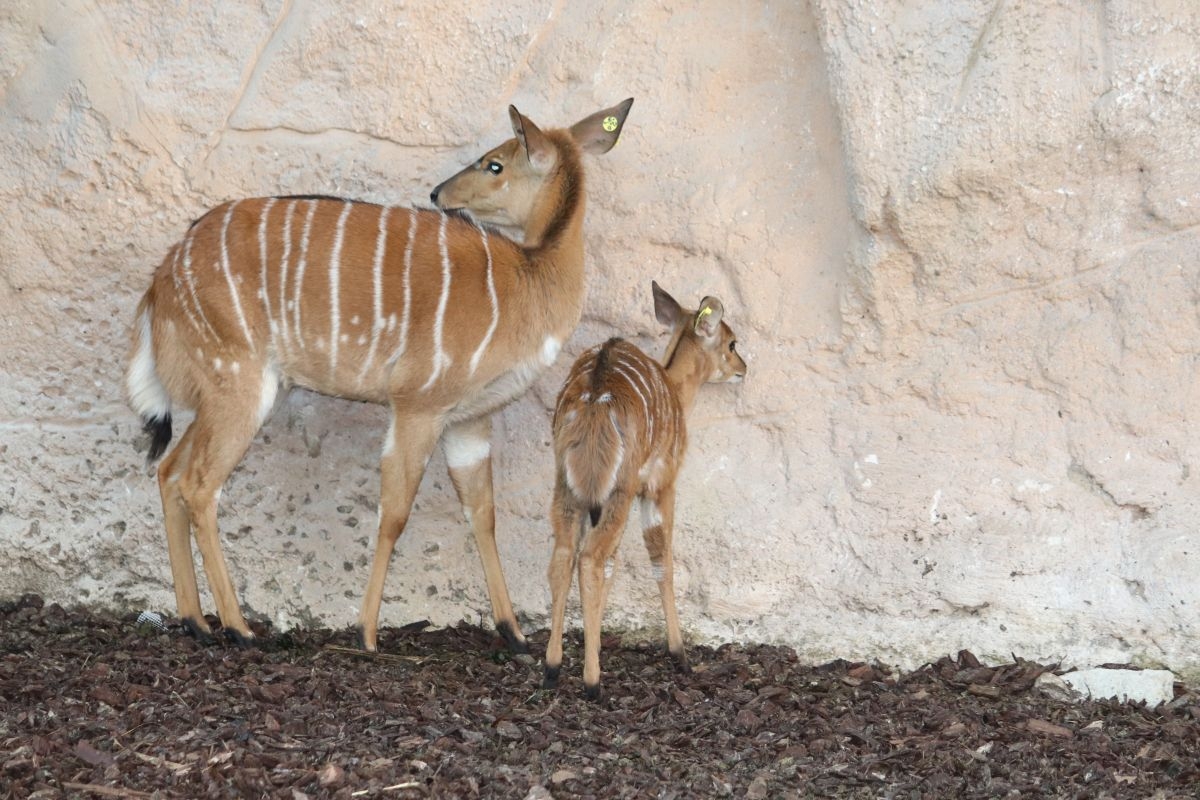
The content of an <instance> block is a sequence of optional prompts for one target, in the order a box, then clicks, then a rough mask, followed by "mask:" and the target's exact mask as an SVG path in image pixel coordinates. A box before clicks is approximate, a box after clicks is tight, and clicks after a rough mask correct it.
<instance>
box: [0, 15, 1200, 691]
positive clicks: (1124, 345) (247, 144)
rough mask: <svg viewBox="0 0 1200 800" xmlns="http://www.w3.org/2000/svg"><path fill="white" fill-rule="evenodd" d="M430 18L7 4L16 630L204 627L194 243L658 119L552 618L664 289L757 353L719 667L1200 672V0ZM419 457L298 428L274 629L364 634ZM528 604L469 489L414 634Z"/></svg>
mask: <svg viewBox="0 0 1200 800" xmlns="http://www.w3.org/2000/svg"><path fill="white" fill-rule="evenodd" d="M427 5H428V4H406V5H399V4H396V5H392V4H383V5H381V4H369V3H361V2H348V3H342V4H336V5H335V4H321V3H315V2H311V0H285V2H283V3H282V4H280V3H264V4H219V10H218V7H217V6H216V5H212V7H211V8H210V6H208V5H204V4H201V5H196V4H191V5H184V6H177V5H173V4H157V3H147V2H137V3H116V2H99V3H95V2H86V3H85V2H82V0H65V2H62V3H58V4H46V3H38V2H21V0H17V1H16V2H10V3H7V4H5V5H4V7H3V8H0V109H2V113H0V199H2V201H3V204H4V209H5V213H4V214H3V215H0V309H3V311H2V313H0V369H2V370H3V381H2V383H0V545H2V546H3V548H4V552H5V554H6V558H4V559H3V560H2V561H0V597H2V596H9V595H12V594H15V593H18V592H22V591H38V592H41V593H43V594H44V595H46V596H47V597H48V598H50V599H53V600H57V601H59V602H74V601H82V602H86V603H91V604H98V605H115V606H121V607H129V608H132V609H136V610H140V609H141V608H146V607H151V608H157V609H162V610H167V611H170V610H173V604H174V599H173V593H172V588H171V584H170V572H169V568H168V564H167V555H166V549H165V544H164V538H163V534H162V532H161V521H160V517H161V510H160V508H159V503H158V497H157V490H156V487H155V484H154V481H153V479H152V478H151V477H150V474H149V473H148V472H147V471H146V470H145V469H144V468H143V466H142V458H143V456H142V454H141V453H139V452H137V451H135V443H137V442H138V441H139V433H138V425H137V421H136V419H135V418H134V417H133V415H132V413H131V412H129V411H128V410H127V409H126V408H125V406H124V404H123V401H122V399H121V372H122V363H121V362H122V360H123V358H124V353H125V346H126V331H127V327H128V325H129V324H130V322H131V319H132V316H133V308H134V306H135V304H136V302H137V299H138V296H139V295H140V293H141V292H142V291H143V290H144V288H145V286H146V285H147V281H148V278H149V275H150V272H151V271H152V270H153V268H154V266H155V265H156V263H157V261H158V260H159V259H161V258H162V256H163V254H164V253H165V252H166V250H167V248H168V247H169V246H170V244H171V243H173V242H174V241H175V240H177V239H178V237H179V236H180V235H181V234H182V232H183V230H184V229H185V228H186V226H187V224H188V222H189V221H190V220H191V219H193V218H195V217H196V216H198V215H199V214H200V213H202V212H203V210H204V209H206V208H207V207H209V206H212V205H215V204H217V203H219V202H221V201H223V200H225V199H228V198H232V197H239V196H255V195H264V194H284V193H307V192H319V193H333V194H342V195H346V196H352V197H359V198H363V199H368V200H373V201H383V202H390V203H399V204H412V203H423V202H425V200H426V198H427V196H428V192H429V189H430V188H431V187H432V186H433V185H434V184H435V183H437V182H438V181H439V180H441V179H442V178H444V177H446V176H447V175H449V174H451V173H453V172H455V171H456V170H457V169H458V168H459V167H460V166H461V165H462V164H463V163H465V162H466V161H468V160H470V159H472V158H474V157H475V156H477V155H478V153H479V152H481V151H482V149H484V148H485V147H488V146H490V145H492V144H494V143H496V142H498V141H499V140H501V139H502V138H504V137H506V136H507V135H509V134H508V129H507V117H506V114H505V108H506V106H507V104H508V103H510V102H512V103H516V104H517V105H518V106H519V107H520V108H521V109H522V110H523V111H525V112H526V113H528V114H529V115H530V116H531V117H533V118H534V119H535V120H538V121H539V122H544V123H547V124H562V123H567V122H571V121H574V120H575V119H576V118H578V117H579V116H581V115H582V114H585V113H588V112H590V111H592V110H594V109H595V108H597V107H600V106H602V105H607V104H610V103H613V102H616V101H617V100H620V99H621V98H623V97H626V96H629V95H633V96H634V97H636V98H637V100H636V103H635V105H634V108H633V111H632V113H631V116H630V118H629V123H628V125H627V127H626V132H625V134H624V136H623V137H622V141H621V143H620V145H619V146H618V147H617V148H616V149H615V150H614V151H613V152H612V153H610V154H608V155H607V156H605V157H604V158H603V159H595V160H593V161H592V162H591V172H590V176H589V177H590V184H589V187H588V196H589V211H588V222H587V229H588V240H587V254H588V259H589V268H590V280H589V296H588V301H587V309H586V311H585V317H584V322H583V324H582V325H581V326H580V328H579V330H578V331H577V332H576V335H575V337H574V338H573V339H572V340H571V342H570V343H569V344H568V346H567V347H566V349H565V351H564V355H563V357H562V358H561V359H560V361H559V363H558V364H557V365H556V366H555V367H554V368H552V369H551V370H550V371H549V372H548V374H547V375H545V376H544V377H543V378H542V379H541V380H540V381H539V382H538V384H537V385H536V386H535V389H534V390H533V391H532V392H531V393H530V394H529V395H527V396H526V397H525V398H523V399H522V400H520V401H519V402H517V403H515V404H514V405H513V406H512V407H510V408H509V409H507V410H506V411H505V412H504V413H503V414H502V415H501V416H500V417H499V419H498V420H497V425H496V432H495V434H494V440H495V441H494V444H495V452H496V473H497V496H498V508H499V510H498V515H499V539H500V547H501V554H502V557H503V558H504V563H505V568H506V570H507V573H508V577H509V586H510V589H511V591H512V594H513V600H514V603H515V605H516V606H517V608H518V609H519V610H520V611H522V612H523V613H524V614H526V615H528V617H529V625H538V624H540V623H542V622H543V621H544V620H545V615H546V611H547V607H548V599H549V598H548V590H547V588H546V583H545V578H544V573H545V568H546V564H547V561H548V558H549V543H550V534H549V531H548V523H547V521H546V513H545V510H546V503H547V502H548V498H549V487H550V477H551V473H552V463H551V457H550V454H549V449H548V443H549V442H548V440H549V411H548V409H549V406H550V404H551V402H552V400H553V397H554V394H555V393H556V391H557V388H558V383H559V381H561V379H562V378H563V377H564V376H565V374H566V371H567V368H568V366H569V364H570V360H571V359H572V358H573V357H574V355H575V354H577V353H578V352H579V351H580V350H582V349H583V348H584V347H586V346H587V345H589V344H591V343H593V342H595V341H598V340H600V339H602V338H603V337H606V336H608V335H611V334H613V333H621V334H623V335H626V336H628V337H631V338H633V339H634V340H635V341H637V342H638V343H639V344H641V345H643V346H646V347H648V348H654V349H655V350H657V349H659V348H661V346H662V344H663V342H662V339H661V336H660V335H659V331H658V329H657V325H656V323H655V322H654V318H653V313H652V308H651V303H650V292H649V281H650V279H651V278H656V279H657V280H659V282H660V283H662V284H663V285H664V286H665V287H666V288H668V289H669V290H670V291H671V292H673V293H674V294H676V296H678V297H680V298H681V299H683V298H692V299H693V300H694V299H698V297H699V296H700V295H702V294H704V293H713V294H717V295H718V296H720V297H721V298H722V299H723V300H724V301H725V305H726V308H727V310H728V314H729V315H730V319H731V320H732V321H734V322H735V323H736V325H737V327H738V330H739V333H740V336H741V349H742V350H743V351H744V352H745V354H746V355H747V359H748V361H749V365H750V374H749V376H748V380H747V382H746V383H745V384H743V385H742V386H741V387H737V388H734V387H724V386H722V387H711V388H710V389H708V390H706V391H705V392H703V393H702V395H701V398H700V401H699V404H698V407H697V409H696V412H695V415H694V417H693V422H692V448H691V451H690V454H689V462H688V465H687V468H686V469H685V472H684V475H683V477H682V478H681V485H680V494H679V513H678V520H679V522H678V527H679V531H678V534H677V537H676V541H677V543H678V544H677V558H678V562H679V573H680V574H679V575H678V577H677V587H678V591H679V601H680V603H679V604H680V613H681V617H682V622H683V624H684V627H685V629H687V631H688V632H689V635H690V636H691V638H692V639H693V640H704V641H717V640H729V639H756V640H771V641H780V642H787V643H790V644H792V645H795V646H796V647H797V648H798V649H799V650H800V651H801V653H802V655H803V656H804V657H806V658H814V659H818V658H828V657H833V656H842V657H854V658H865V657H875V658H881V659H884V660H887V661H891V662H896V663H901V664H906V665H912V664H915V663H920V662H922V661H924V660H926V659H931V658H936V657H937V656H939V655H941V654H943V653H945V652H953V651H956V650H957V649H959V648H962V647H966V648H970V649H972V650H973V651H975V652H976V653H977V654H979V655H980V656H981V657H993V658H1005V657H1007V656H1008V654H1009V653H1013V652H1015V653H1017V654H1019V655H1022V656H1024V657H1027V658H1053V659H1063V660H1065V661H1066V662H1068V663H1083V664H1089V663H1098V662H1105V661H1122V660H1135V661H1139V662H1145V663H1157V664H1162V665H1165V666H1169V667H1171V668H1173V669H1176V670H1177V671H1180V670H1182V671H1184V672H1187V671H1191V672H1196V671H1197V670H1200V656H1197V655H1196V652H1195V647H1194V637H1195V631H1196V630H1197V628H1198V623H1200V583H1198V582H1197V581H1196V579H1195V576H1196V575H1197V574H1200V554H1198V552H1197V548H1198V545H1197V543H1196V538H1195V537H1196V522H1195V520H1196V519H1197V518H1198V517H1200V475H1197V474H1193V465H1195V464H1196V462H1197V461H1198V460H1200V435H1198V431H1197V426H1196V422H1195V419H1196V415H1197V411H1196V410H1197V409H1200V379H1198V377H1197V375H1198V373H1197V360H1198V356H1197V349H1198V347H1197V346H1198V343H1200V263H1198V261H1200V259H1198V255H1197V254H1198V253H1200V163H1198V162H1200V156H1198V154H1200V56H1198V53H1200V51H1197V49H1196V47H1195V42H1196V41H1200V9H1197V7H1196V5H1195V4H1194V3H1190V2H1188V1H1187V0H1177V1H1175V2H1173V1H1172V0H1152V2H1148V3H1147V2H1133V1H1132V0H1115V1H1114V2H1110V3H1107V4H1084V3H1076V2H1069V1H1067V0H1064V1H1063V2H1058V3H1020V2H1017V3H1012V2H1003V1H1002V0H1001V2H994V1H992V0H989V2H975V1H969V2H950V1H949V0H944V2H934V3H920V4H918V3H873V2H863V1H860V0H850V2H844V1H842V0H839V1H838V2H830V1H829V0H813V2H812V4H811V6H810V5H809V4H808V3H796V4H765V3H740V4H733V3H707V4H699V6H698V7H697V4H685V3H661V2H645V0H627V1H626V2H604V3H590V4H576V3H572V4H567V3H561V2H553V3H549V2H546V3H534V2H519V3H493V2H484V3H482V4H479V3H476V4H472V5H471V6H470V7H469V9H468V7H467V6H463V8H462V9H438V10H436V11H435V10H434V9H433V6H432V5H428V8H427V7H426V6H427ZM385 425H386V422H385V419H384V413H383V410H382V409H379V408H375V407H371V406H366V405H361V404H354V403H349V402H346V401H341V400H335V399H330V398H323V397H318V396H315V395H312V394H310V393H307V392H303V391H295V392H293V393H292V394H291V395H290V396H289V397H287V398H286V399H285V400H283V401H281V403H280V404H279V406H278V407H277V408H276V411H275V414H274V416H273V417H272V419H271V420H270V421H269V422H268V423H267V424H266V426H264V428H263V430H262V432H261V433H260V435H259V438H258V440H257V442H256V444H255V445H254V447H253V448H252V449H251V451H250V453H249V455H248V456H247V458H246V460H245V462H244V463H243V465H242V467H241V468H240V469H239V470H238V471H237V472H236V473H235V474H234V476H233V478H232V479H231V480H230V482H229V484H228V485H227V487H226V490H225V493H224V496H223V500H222V505H221V511H222V518H221V519H222V526H223V531H224V538H225V543H226V545H225V547H226V555H227V557H228V558H229V560H230V562H231V569H232V571H233V573H234V579H235V582H236V583H237V585H238V588H239V591H240V592H241V597H242V600H243V604H244V606H245V607H246V608H247V610H249V611H251V612H252V613H253V614H255V615H258V616H260V617H265V618H268V619H271V620H272V621H274V622H275V623H276V624H277V625H279V626H285V627H286V626H289V625H293V624H299V623H310V622H319V623H321V624H326V625H334V626H340V625H346V624H350V623H352V622H353V620H354V619H355V616H356V614H357V608H358V603H359V600H360V598H361V594H362V591H363V588H364V586H365V583H366V573H367V564H368V560H369V558H370V553H371V548H372V540H373V536H374V531H373V525H374V521H375V504H376V494H377V492H378V483H379V482H378V475H377V472H376V464H375V459H376V455H377V453H378V442H379V440H380V437H381V436H382V433H383V429H384V427H385ZM621 554H622V561H623V564H622V573H621V577H620V579H619V580H618V582H617V585H616V588H615V590H614V593H613V596H612V599H611V601H610V609H609V616H608V619H609V624H610V625H612V626H617V625H626V626H640V625H647V626H651V627H654V626H657V625H659V624H660V623H659V619H660V613H661V612H660V611H659V606H658V600H657V592H656V589H655V587H654V584H653V581H652V578H651V575H650V569H649V565H648V563H647V560H646V557H645V555H644V551H643V550H642V546H641V542H640V536H639V535H638V532H637V531H636V530H635V529H632V530H630V531H629V532H628V533H627V534H626V539H625V542H624V544H623V546H622V548H621ZM206 602H209V601H208V600H207V595H206ZM208 607H209V608H211V603H209V606H208ZM487 608H488V604H487V596H486V591H485V588H484V583H483V577H482V571H481V569H480V567H479V562H478V559H477V557H476V555H475V553H474V544H473V542H472V541H471V537H470V533H469V531H468V529H467V526H466V524H465V522H464V521H463V519H462V516H461V513H460V511H459V510H458V507H457V502H456V500H455V498H454V494H453V490H452V488H451V487H450V485H449V481H448V479H447V478H446V477H445V468H444V463H443V461H442V459H441V457H440V456H438V457H436V458H435V459H434V461H433V462H432V463H431V465H430V469H429V471H428V473H427V475H426V478H425V481H424V483H423V485H422V487H421V491H420V494H419V496H418V499H417V507H416V510H415V512H414V514H413V517H412V520H411V523H410V526H409V529H408V531H407V532H406V534H405V536H404V537H403V539H402V540H401V543H400V545H399V547H398V548H397V553H396V557H395V559H394V561H393V567H392V572H391V575H390V577H389V582H388V588H387V593H386V596H385V603H384V608H383V623H384V624H401V623H404V622H408V621H411V620H414V619H420V618H426V617H427V618H430V619H432V620H434V621H436V622H442V623H444V622H452V621H454V620H457V619H460V618H464V617H466V618H469V619H472V620H477V619H479V618H480V616H481V615H482V616H483V618H484V619H486V617H487V614H488V611H487ZM527 627H528V625H527ZM383 644H384V647H386V639H385V640H384V642H383Z"/></svg>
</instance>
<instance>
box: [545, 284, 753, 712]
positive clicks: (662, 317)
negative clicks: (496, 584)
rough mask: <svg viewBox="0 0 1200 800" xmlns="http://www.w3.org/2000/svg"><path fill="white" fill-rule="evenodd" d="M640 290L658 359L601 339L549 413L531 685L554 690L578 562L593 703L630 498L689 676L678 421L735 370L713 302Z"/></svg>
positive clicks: (671, 644) (739, 367) (729, 334)
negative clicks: (675, 555)
mask: <svg viewBox="0 0 1200 800" xmlns="http://www.w3.org/2000/svg"><path fill="white" fill-rule="evenodd" d="M651 285H652V287H653V290H654V315H655V316H656V317H657V318H658V321H659V322H661V323H662V324H664V325H667V326H669V327H670V328H671V340H670V343H669V344H668V345H667V349H666V352H665V354H664V357H663V364H661V365H660V364H659V363H658V362H657V361H655V360H654V359H652V358H650V357H649V356H647V355H646V354H645V353H643V352H642V351H641V350H639V349H638V348H637V347H635V346H634V345H632V344H630V343H629V342H627V341H625V340H623V339H619V338H613V339H609V340H608V341H607V342H605V343H604V344H602V345H598V346H596V347H593V348H591V349H590V350H587V351H586V352H584V353H583V355H581V356H580V357H579V359H578V360H577V361H576V362H575V364H574V366H572V367H571V372H570V374H569V375H568V376H567V381H566V383H565V384H564V385H563V388H562V391H561V392H560V393H559V395H558V403H557V405H556V407H555V410H554V458H555V462H556V464H557V477H556V480H555V485H554V502H553V506H552V507H551V512H550V516H551V519H552V521H553V524H554V554H553V556H552V557H551V559H550V570H549V578H550V593H551V597H552V602H553V606H552V610H551V617H552V621H551V627H550V642H549V644H548V645H547V646H546V673H545V680H544V681H543V684H542V685H543V687H544V688H554V687H555V686H557V685H558V675H559V670H560V669H561V668H562V633H563V614H564V612H565V610H566V605H567V592H568V591H569V590H570V588H571V573H572V571H573V570H574V565H575V561H576V559H578V562H579V598H580V602H581V604H582V606H583V641H584V664H583V683H584V691H585V694H586V695H587V697H588V698H589V699H593V700H594V699H596V698H598V697H599V696H600V617H601V614H602V613H603V610H604V604H605V601H606V600H607V598H608V589H609V587H610V586H611V585H612V557H613V554H614V553H615V552H616V549H617V545H618V544H619V543H620V541H621V534H622V533H623V532H624V530H625V520H626V518H627V517H628V515H629V507H630V505H631V504H632V502H633V499H634V498H635V497H636V498H637V499H638V501H639V505H640V507H641V512H642V536H643V538H644V539H645V542H646V549H647V550H648V551H649V552H650V563H651V565H652V566H653V569H654V576H655V578H656V579H657V580H658V586H659V590H660V591H661V593H662V604H663V612H664V614H665V615H666V618H667V648H668V650H669V651H670V653H671V655H672V656H673V657H674V658H675V661H676V662H677V664H678V665H679V666H680V668H682V669H684V670H686V669H688V664H687V656H686V654H685V653H684V649H683V638H682V637H681V636H680V634H679V618H678V617H677V616H676V614H675V597H674V589H673V585H674V579H673V564H672V556H671V533H672V529H673V522H674V516H675V477H676V475H677V474H678V473H679V467H680V464H682V463H683V454H684V451H685V450H686V449H687V428H686V425H685V422H684V420H685V418H686V416H687V414H688V412H690V411H691V409H692V405H693V404H694V402H695V398H696V390H697V389H698V388H700V385H701V384H702V383H709V382H713V383H717V382H721V381H740V380H741V379H742V377H743V376H744V375H745V374H746V362H744V361H742V359H741V357H740V356H739V355H738V354H737V352H736V339H735V337H734V334H733V331H732V330H730V328H729V326H728V325H726V324H725V323H724V322H722V321H721V316H722V311H723V309H722V306H721V301H720V300H718V299H717V298H715V297H706V298H704V300H703V302H701V303H700V308H699V310H697V311H686V310H684V309H683V308H681V307H680V305H679V303H677V302H676V301H675V299H674V298H673V297H671V295H669V294H667V293H666V292H665V291H663V290H662V289H661V288H659V285H658V284H657V283H652V284H651ZM664 365H665V366H664Z"/></svg>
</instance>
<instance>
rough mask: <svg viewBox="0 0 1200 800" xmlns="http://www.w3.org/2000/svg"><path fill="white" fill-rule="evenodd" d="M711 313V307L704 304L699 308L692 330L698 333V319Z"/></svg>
mask: <svg viewBox="0 0 1200 800" xmlns="http://www.w3.org/2000/svg"><path fill="white" fill-rule="evenodd" d="M711 313H712V308H711V307H709V306H705V307H704V308H702V309H700V313H699V314H697V315H696V321H695V323H693V324H692V331H693V332H695V333H698V332H699V331H700V321H701V320H702V319H704V318H705V317H707V316H708V315H709V314H711Z"/></svg>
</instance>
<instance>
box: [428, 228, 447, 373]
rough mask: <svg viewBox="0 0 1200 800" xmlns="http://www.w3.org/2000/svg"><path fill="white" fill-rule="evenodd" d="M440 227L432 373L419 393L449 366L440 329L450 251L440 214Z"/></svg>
mask: <svg viewBox="0 0 1200 800" xmlns="http://www.w3.org/2000/svg"><path fill="white" fill-rule="evenodd" d="M441 216H442V223H441V227H440V228H439V229H438V253H440V254H441V256H442V294H441V296H440V297H439V298H438V307H437V315H436V316H435V317H434V318H433V371H432V372H430V373H429V380H427V381H425V385H424V386H422V387H421V391H422V392H425V391H428V390H429V387H431V386H433V383H434V381H436V380H437V379H438V378H439V377H441V374H442V373H443V372H445V371H446V367H448V366H450V356H448V355H446V351H445V350H444V349H442V327H443V325H444V324H445V321H446V304H447V303H448V302H450V251H449V248H448V246H447V245H446V220H447V219H448V217H447V216H446V215H445V214H442V215H441Z"/></svg>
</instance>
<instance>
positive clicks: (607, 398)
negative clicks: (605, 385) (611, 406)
mask: <svg viewBox="0 0 1200 800" xmlns="http://www.w3.org/2000/svg"><path fill="white" fill-rule="evenodd" d="M596 402H597V403H611V402H612V392H605V393H604V394H602V395H600V396H599V397H597V398H596Z"/></svg>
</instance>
